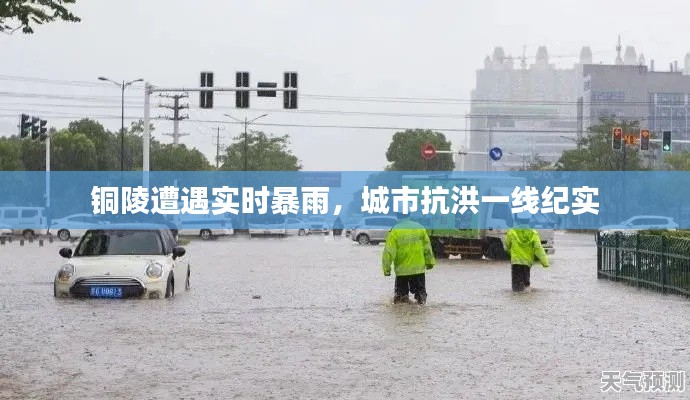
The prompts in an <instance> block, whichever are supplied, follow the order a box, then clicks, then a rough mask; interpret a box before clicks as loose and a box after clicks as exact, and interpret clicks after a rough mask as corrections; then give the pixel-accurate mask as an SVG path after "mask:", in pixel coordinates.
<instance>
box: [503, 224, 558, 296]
mask: <svg viewBox="0 0 690 400" xmlns="http://www.w3.org/2000/svg"><path fill="white" fill-rule="evenodd" d="M530 219H532V214H530V213H528V212H526V211H523V212H521V213H519V214H517V215H516V220H517V226H515V227H513V228H510V229H508V232H507V233H506V241H505V250H506V253H508V256H509V257H510V264H511V274H512V286H513V291H515V292H522V291H524V290H525V288H527V287H529V286H530V269H531V267H532V265H533V264H534V262H535V261H538V262H539V263H541V265H542V266H543V267H544V268H548V267H549V259H548V257H547V256H546V251H545V250H544V246H542V245H541V238H540V237H539V233H538V232H537V231H536V230H534V229H531V228H530V227H529V221H530Z"/></svg>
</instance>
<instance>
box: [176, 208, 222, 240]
mask: <svg viewBox="0 0 690 400" xmlns="http://www.w3.org/2000/svg"><path fill="white" fill-rule="evenodd" d="M175 217H176V218H175V223H176V224H177V226H178V231H177V234H178V235H179V236H198V237H200V238H201V239H203V240H208V239H211V238H213V237H217V236H232V235H234V234H235V229H234V228H233V224H232V216H231V214H230V213H223V214H220V215H214V214H213V213H212V212H209V214H201V215H195V214H180V215H176V216H175Z"/></svg>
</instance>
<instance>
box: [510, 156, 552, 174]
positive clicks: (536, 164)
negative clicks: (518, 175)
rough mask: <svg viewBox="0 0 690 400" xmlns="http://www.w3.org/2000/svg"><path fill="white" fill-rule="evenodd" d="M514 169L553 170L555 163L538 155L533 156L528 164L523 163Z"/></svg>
mask: <svg viewBox="0 0 690 400" xmlns="http://www.w3.org/2000/svg"><path fill="white" fill-rule="evenodd" d="M515 170H516V171H555V170H556V165H554V163H550V162H548V161H546V160H544V159H543V158H541V157H540V156H536V157H534V158H533V159H532V160H531V161H530V162H529V164H527V165H524V166H522V167H519V168H515Z"/></svg>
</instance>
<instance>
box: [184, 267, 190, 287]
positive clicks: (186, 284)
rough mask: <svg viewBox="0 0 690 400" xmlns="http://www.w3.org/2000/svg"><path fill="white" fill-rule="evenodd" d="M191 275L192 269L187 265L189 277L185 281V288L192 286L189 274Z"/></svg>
mask: <svg viewBox="0 0 690 400" xmlns="http://www.w3.org/2000/svg"><path fill="white" fill-rule="evenodd" d="M190 275H191V269H190V267H189V266H188V267H187V279H186V280H185V281H184V290H189V289H190V288H191V287H192V286H191V284H190V283H189V276H190Z"/></svg>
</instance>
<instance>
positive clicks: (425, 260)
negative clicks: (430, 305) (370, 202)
mask: <svg viewBox="0 0 690 400" xmlns="http://www.w3.org/2000/svg"><path fill="white" fill-rule="evenodd" d="M391 265H392V266H393V268H394V271H395V288H394V292H395V297H394V299H393V302H394V303H409V302H410V297H409V294H410V293H413V294H414V298H415V300H416V301H417V303H418V304H424V303H426V298H427V292H426V271H427V270H430V269H432V268H433V267H434V265H436V259H435V258H434V253H433V250H432V249H431V241H430V240H429V235H428V234H427V231H426V228H424V226H422V225H421V224H419V223H417V222H414V221H412V220H411V219H410V218H409V215H406V214H402V213H399V214H398V223H397V224H396V225H395V226H393V228H392V229H391V230H390V231H389V232H388V235H387V236H386V245H385V247H384V250H383V255H382V266H383V275H384V276H390V275H391Z"/></svg>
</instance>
